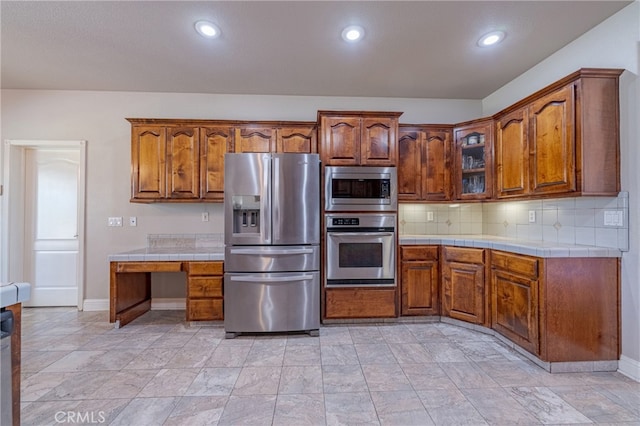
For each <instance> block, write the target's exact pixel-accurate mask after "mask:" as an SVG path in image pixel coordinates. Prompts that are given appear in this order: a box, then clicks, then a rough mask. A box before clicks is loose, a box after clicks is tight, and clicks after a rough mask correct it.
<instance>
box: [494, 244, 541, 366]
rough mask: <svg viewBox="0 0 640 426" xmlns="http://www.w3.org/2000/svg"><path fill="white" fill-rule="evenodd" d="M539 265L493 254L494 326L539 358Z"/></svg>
mask: <svg viewBox="0 0 640 426" xmlns="http://www.w3.org/2000/svg"><path fill="white" fill-rule="evenodd" d="M539 263H540V259H537V258H533V257H529V256H523V255H518V254H512V253H504V252H498V251H494V252H492V254H491V286H492V315H491V316H492V318H491V323H492V327H493V329H494V330H496V331H498V332H499V333H500V334H502V335H504V336H505V337H508V338H509V339H510V340H512V341H513V342H515V343H517V344H518V345H519V346H520V347H522V348H524V349H526V350H527V351H529V352H531V353H533V354H536V355H540V339H539V315H538V298H539V294H538V293H539V284H540V283H539V275H540V274H539V270H538V269H539Z"/></svg>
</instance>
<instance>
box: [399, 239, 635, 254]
mask: <svg viewBox="0 0 640 426" xmlns="http://www.w3.org/2000/svg"><path fill="white" fill-rule="evenodd" d="M399 244H400V245H419V244H427V245H428V244H434V245H445V246H458V247H478V248H488V249H494V250H503V251H508V252H512V253H519V254H524V255H529V256H537V257H622V252H621V251H620V250H619V249H615V248H608V247H596V246H583V245H576V244H563V243H553V242H549V241H528V240H515V239H513V238H505V237H495V236H491V235H400V236H399Z"/></svg>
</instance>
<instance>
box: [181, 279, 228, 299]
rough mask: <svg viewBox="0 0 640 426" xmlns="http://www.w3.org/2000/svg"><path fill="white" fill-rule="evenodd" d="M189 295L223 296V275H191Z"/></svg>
mask: <svg viewBox="0 0 640 426" xmlns="http://www.w3.org/2000/svg"><path fill="white" fill-rule="evenodd" d="M188 281H189V289H188V293H187V294H188V297H222V277H189V280H188Z"/></svg>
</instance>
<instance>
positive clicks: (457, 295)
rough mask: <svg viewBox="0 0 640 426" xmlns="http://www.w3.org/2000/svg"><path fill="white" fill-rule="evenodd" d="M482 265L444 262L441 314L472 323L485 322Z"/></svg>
mask: <svg viewBox="0 0 640 426" xmlns="http://www.w3.org/2000/svg"><path fill="white" fill-rule="evenodd" d="M484 269H485V267H484V265H481V264H480V265H478V264H473V263H460V262H444V263H443V266H442V315H444V316H448V317H451V318H455V319H459V320H462V321H467V322H470V323H473V324H484V323H485V319H486V318H485V309H484V306H485V286H484Z"/></svg>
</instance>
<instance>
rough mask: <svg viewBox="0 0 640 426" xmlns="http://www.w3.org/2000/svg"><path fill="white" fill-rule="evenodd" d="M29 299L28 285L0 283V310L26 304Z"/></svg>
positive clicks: (29, 285)
mask: <svg viewBox="0 0 640 426" xmlns="http://www.w3.org/2000/svg"><path fill="white" fill-rule="evenodd" d="M30 298H31V284H29V283H0V308H4V307H7V306H11V305H15V304H16V303H22V302H26V301H28V300H29V299H30Z"/></svg>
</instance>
